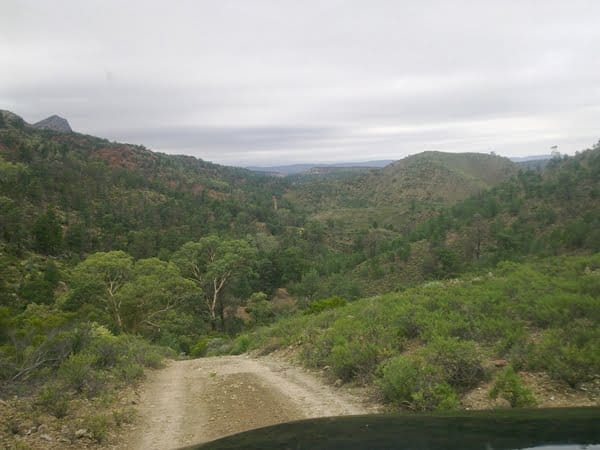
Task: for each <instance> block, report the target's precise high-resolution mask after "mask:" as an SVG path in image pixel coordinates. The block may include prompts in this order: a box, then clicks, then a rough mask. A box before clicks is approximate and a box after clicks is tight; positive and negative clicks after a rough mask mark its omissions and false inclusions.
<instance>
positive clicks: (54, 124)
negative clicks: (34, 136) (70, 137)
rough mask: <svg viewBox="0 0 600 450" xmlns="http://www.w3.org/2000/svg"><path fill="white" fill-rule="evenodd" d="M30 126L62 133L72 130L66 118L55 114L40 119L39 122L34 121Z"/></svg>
mask: <svg viewBox="0 0 600 450" xmlns="http://www.w3.org/2000/svg"><path fill="white" fill-rule="evenodd" d="M32 127H33V128H38V129H41V130H53V131H60V132H62V133H72V132H73V130H72V129H71V126H70V125H69V122H67V119H63V118H62V117H60V116H56V115H54V116H50V117H48V118H47V119H44V120H40V121H39V122H37V123H34V124H33V125H32Z"/></svg>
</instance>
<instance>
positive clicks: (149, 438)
mask: <svg viewBox="0 0 600 450" xmlns="http://www.w3.org/2000/svg"><path fill="white" fill-rule="evenodd" d="M376 409H377V407H376V406H373V405H371V406H368V404H367V403H366V402H365V401H364V399H361V398H359V397H358V396H356V395H351V394H349V393H348V392H346V391H342V390H340V389H336V388H333V387H331V386H327V385H325V384H323V383H322V382H321V381H320V380H319V379H317V378H316V377H314V376H313V375H311V374H309V373H306V372H304V371H302V370H301V369H299V368H297V367H294V366H292V365H290V364H288V363H285V362H282V361H280V360H277V359H273V358H269V357H265V358H252V357H249V356H246V355H242V356H226V357H218V358H202V359H195V360H188V361H173V362H171V363H170V364H169V366H168V367H166V368H165V369H163V370H160V371H158V372H156V373H154V374H152V376H151V377H150V379H149V380H148V382H147V383H146V385H145V388H144V390H143V392H142V394H141V400H140V403H139V408H138V411H139V415H140V424H139V425H138V426H136V429H135V430H133V431H132V432H131V433H130V436H129V438H128V439H126V442H125V444H124V446H123V448H128V449H129V448H133V449H171V448H177V447H180V446H185V445H190V444H195V443H200V442H205V441H209V440H213V439H217V438H219V437H222V436H227V435H229V434H233V433H237V432H240V431H245V430H250V429H253V428H258V427H262V426H266V425H272V424H276V423H280V422H287V421H290V420H298V419H304V418H310V417H321V416H337V415H349V414H366V413H370V412H375V411H376Z"/></svg>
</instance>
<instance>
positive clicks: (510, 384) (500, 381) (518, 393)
mask: <svg viewBox="0 0 600 450" xmlns="http://www.w3.org/2000/svg"><path fill="white" fill-rule="evenodd" d="M498 397H500V398H503V399H504V400H506V401H508V402H509V403H510V406H511V407H512V408H523V407H526V406H535V404H536V403H537V401H536V399H535V396H534V395H533V392H531V391H530V390H529V389H527V388H526V387H525V386H523V383H522V382H521V379H520V378H519V375H517V373H516V372H515V371H514V369H513V368H512V367H511V366H508V367H507V368H506V369H504V370H503V371H502V372H500V373H499V374H498V377H497V378H496V381H495V383H494V387H493V388H492V390H491V391H490V398H492V399H494V400H495V399H497V398H498Z"/></svg>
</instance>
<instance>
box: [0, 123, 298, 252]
mask: <svg viewBox="0 0 600 450" xmlns="http://www.w3.org/2000/svg"><path fill="white" fill-rule="evenodd" d="M4 116H5V117H6V119H5V120H4V125H5V126H4V127H3V128H0V157H1V158H2V160H3V162H2V164H3V166H2V169H3V173H4V179H3V183H2V185H1V188H2V190H1V191H0V192H1V193H2V195H4V197H3V201H4V202H5V205H4V207H5V208H7V209H6V211H10V213H9V214H7V215H5V216H4V218H3V220H2V224H1V230H2V235H3V238H4V240H5V241H6V242H8V243H9V245H12V246H16V247H19V248H25V249H31V250H34V249H37V250H41V248H40V247H39V242H37V243H36V237H35V236H34V235H33V234H32V230H33V229H34V224H35V223H36V221H37V220H39V219H40V217H42V216H44V215H45V214H46V213H47V212H48V211H49V210H52V211H53V213H52V214H53V215H54V216H55V220H57V221H58V223H59V224H60V227H61V229H62V234H63V235H64V240H63V242H62V244H61V246H60V248H56V249H53V250H52V252H53V253H54V254H61V253H62V252H64V251H67V252H74V253H76V254H82V253H87V252H89V251H94V250H108V249H114V248H118V249H123V250H126V251H129V252H131V253H132V254H134V255H136V256H138V257H142V256H155V255H158V254H159V253H160V252H161V251H163V252H167V253H168V252H171V251H173V250H174V249H176V248H177V247H178V246H179V245H180V244H181V243H183V242H186V241H187V240H190V239H193V238H194V237H197V236H201V235H204V234H207V233H210V232H213V231H219V232H222V231H223V230H227V232H228V233H229V234H231V235H238V236H239V235H244V234H245V233H246V232H248V231H249V230H256V229H263V228H264V229H268V230H271V231H274V230H275V229H280V228H281V227H280V224H279V218H278V217H277V211H275V210H274V208H273V200H272V199H273V196H281V195H282V194H283V190H284V189H285V183H284V182H283V181H281V180H278V179H275V178H273V177H267V176H262V175H260V174H255V173H253V172H251V171H249V170H245V169H238V168H233V167H225V166H219V165H217V164H212V163H209V162H206V161H203V160H200V159H196V158H193V157H189V156H171V155H165V154H160V153H156V152H151V151H149V150H147V149H146V148H144V147H142V146H137V145H130V144H118V143H114V142H109V141H107V140H105V139H101V138H96V137H93V136H86V135H82V134H78V133H71V132H63V131H56V130H50V129H47V128H44V129H40V128H39V127H37V128H33V127H29V126H26V125H25V123H24V121H23V120H22V119H20V118H19V117H18V116H16V115H14V114H10V115H9V114H3V117H4ZM285 207H286V203H285V201H283V200H282V201H280V202H279V208H280V209H281V210H283V211H284V210H285ZM36 246H37V247H36Z"/></svg>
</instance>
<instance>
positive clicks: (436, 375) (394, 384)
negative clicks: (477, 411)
mask: <svg viewBox="0 0 600 450" xmlns="http://www.w3.org/2000/svg"><path fill="white" fill-rule="evenodd" d="M377 385H378V386H379V387H380V388H381V390H382V392H383V394H384V396H385V398H386V400H388V401H390V402H393V403H396V404H397V405H404V406H407V407H408V408H410V409H413V410H417V411H429V410H441V409H456V408H458V407H459V405H460V402H459V400H458V396H457V394H456V392H455V391H454V389H453V388H452V386H450V385H449V384H448V383H446V382H444V381H443V375H442V373H441V372H440V369H439V368H438V367H435V366H432V365H430V364H428V363H427V362H426V361H425V360H424V359H423V358H421V357H418V356H417V357H415V356H412V357H407V356H398V357H395V358H392V359H390V360H388V361H387V362H386V363H385V364H383V365H382V366H381V368H380V370H379V378H378V380H377Z"/></svg>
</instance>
